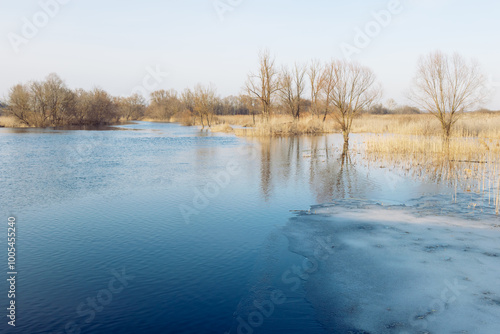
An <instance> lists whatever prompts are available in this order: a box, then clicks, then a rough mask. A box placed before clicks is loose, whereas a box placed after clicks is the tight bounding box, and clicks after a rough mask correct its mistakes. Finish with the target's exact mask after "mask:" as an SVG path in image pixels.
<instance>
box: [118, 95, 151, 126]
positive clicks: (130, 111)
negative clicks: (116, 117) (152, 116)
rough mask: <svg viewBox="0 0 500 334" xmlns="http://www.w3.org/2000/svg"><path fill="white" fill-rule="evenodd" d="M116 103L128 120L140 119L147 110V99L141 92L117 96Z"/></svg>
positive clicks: (120, 112)
mask: <svg viewBox="0 0 500 334" xmlns="http://www.w3.org/2000/svg"><path fill="white" fill-rule="evenodd" d="M115 103H116V104H117V107H118V110H117V112H118V113H119V114H120V116H122V117H124V118H125V119H126V120H127V121H129V120H132V119H133V120H138V119H140V118H141V117H143V116H144V113H145V111H146V99H145V98H144V97H143V96H142V95H140V94H134V95H131V96H129V97H119V98H116V99H115Z"/></svg>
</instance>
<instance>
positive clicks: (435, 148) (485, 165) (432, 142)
mask: <svg viewBox="0 0 500 334" xmlns="http://www.w3.org/2000/svg"><path fill="white" fill-rule="evenodd" d="M363 144H364V145H365V153H366V156H367V159H368V160H369V161H371V162H372V163H377V164H381V165H384V164H385V165H387V166H390V167H392V168H396V169H399V170H402V171H403V172H404V173H405V174H407V175H410V176H412V177H416V178H418V179H427V180H430V181H434V182H447V183H448V184H449V185H451V186H452V187H454V188H455V195H454V198H453V200H454V201H456V196H457V192H458V191H459V190H460V191H465V192H467V193H476V194H479V195H481V196H482V198H483V199H484V200H486V201H487V203H488V205H492V206H493V207H494V210H495V213H496V214H497V215H498V214H499V213H500V159H499V158H500V140H498V139H481V138H477V137H458V138H457V137H455V138H452V139H451V140H450V143H449V147H447V146H443V142H442V141H441V139H440V138H438V137H432V136H408V135H366V136H365V137H364V139H363ZM471 206H472V209H473V210H474V209H475V207H476V205H474V203H471Z"/></svg>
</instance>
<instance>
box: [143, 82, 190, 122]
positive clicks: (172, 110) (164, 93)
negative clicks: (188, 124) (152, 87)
mask: <svg viewBox="0 0 500 334" xmlns="http://www.w3.org/2000/svg"><path fill="white" fill-rule="evenodd" d="M150 100H151V102H150V104H149V106H148V109H147V116H148V117H151V118H155V119H162V120H169V119H170V118H171V117H172V116H174V115H175V114H177V113H179V112H181V111H182V103H181V100H180V99H179V96H178V94H177V91H175V90H174V89H170V90H157V91H154V92H152V93H151V96H150Z"/></svg>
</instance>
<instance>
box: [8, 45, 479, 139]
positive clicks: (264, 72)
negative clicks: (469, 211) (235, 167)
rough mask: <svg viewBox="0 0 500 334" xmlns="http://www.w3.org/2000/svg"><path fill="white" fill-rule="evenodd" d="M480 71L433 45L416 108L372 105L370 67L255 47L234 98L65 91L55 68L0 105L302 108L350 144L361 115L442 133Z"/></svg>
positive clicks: (142, 111)
mask: <svg viewBox="0 0 500 334" xmlns="http://www.w3.org/2000/svg"><path fill="white" fill-rule="evenodd" d="M485 83H486V80H485V76H484V75H483V74H482V73H481V70H480V68H479V65H478V64H477V62H475V61H468V60H466V59H464V58H463V57H462V56H460V55H458V54H455V55H453V56H448V55H446V54H443V53H441V52H439V51H437V52H433V53H430V54H428V55H426V56H422V57H421V58H420V60H419V63H418V64H417V73H416V76H415V78H414V81H413V85H412V89H411V91H410V93H409V95H408V97H409V99H410V100H411V101H412V102H413V103H414V106H413V107H412V106H397V105H396V103H395V102H394V101H393V100H389V102H388V106H383V105H382V104H380V103H377V102H378V101H379V99H380V97H381V95H382V89H381V86H380V84H378V83H377V82H376V77H375V74H374V72H373V71H372V69H370V68H369V67H366V66H363V65H361V64H359V63H357V62H353V61H347V60H331V61H327V62H320V61H317V60H314V61H311V62H309V63H308V64H300V63H295V64H294V65H293V66H291V67H290V66H286V65H284V66H278V64H276V61H275V58H274V57H273V56H271V54H270V52H269V51H268V50H263V51H261V52H260V53H259V57H258V66H257V70H256V71H253V72H250V73H249V74H248V76H247V79H246V82H245V85H244V87H243V90H242V93H241V94H240V95H239V96H229V97H225V98H221V97H220V95H219V94H218V93H217V89H216V87H215V86H214V85H213V84H209V85H202V84H198V85H196V86H195V87H194V88H192V89H191V88H186V89H185V90H184V91H182V92H181V93H178V92H177V91H176V90H173V89H171V90H158V91H154V92H152V93H151V94H150V96H149V101H148V100H146V98H145V97H143V96H141V95H139V94H134V95H131V96H129V97H114V96H111V95H110V94H108V93H107V92H106V91H104V90H102V89H100V88H94V89H92V90H90V91H87V90H83V89H76V90H71V89H69V88H68V87H67V86H66V84H65V83H64V81H63V80H62V79H61V78H60V77H59V76H57V75H56V74H50V75H49V76H48V77H47V78H46V79H45V80H44V81H34V82H30V83H27V84H18V85H15V86H14V87H12V88H11V89H10V91H9V95H8V99H7V101H6V103H5V105H4V106H3V107H2V109H3V110H4V112H6V113H7V114H9V115H11V116H14V117H15V118H17V119H18V120H19V121H20V122H22V123H24V124H25V125H27V126H34V127H47V126H61V125H99V124H110V123H117V122H120V121H123V120H125V121H127V120H137V119H143V118H150V119H156V120H166V121H168V120H170V119H171V118H172V117H174V116H176V115H179V114H184V115H187V116H188V117H192V118H195V119H196V120H197V121H199V122H200V123H201V125H202V126H203V127H205V126H209V127H210V126H211V125H212V124H213V121H214V116H216V115H253V117H254V122H255V116H256V115H260V116H261V118H262V119H263V120H264V121H267V120H269V118H270V117H271V116H272V115H273V114H288V115H290V116H292V118H293V119H294V120H299V119H300V118H301V117H302V116H303V115H304V113H308V114H309V115H312V116H313V117H317V118H320V119H322V120H323V121H325V120H326V119H327V118H328V117H330V118H331V119H333V120H334V121H335V122H337V123H338V125H339V127H340V129H341V131H342V134H343V135H344V141H345V144H346V145H347V144H348V141H349V134H350V132H351V128H352V123H353V121H354V119H355V118H356V116H357V115H359V114H361V113H373V114H390V113H410V114H411V113H419V112H421V110H422V111H425V112H428V113H431V114H432V115H434V116H436V118H437V119H438V120H439V122H440V123H441V126H442V129H443V137H445V138H449V136H450V133H451V128H452V126H453V124H454V123H455V122H456V121H457V119H458V117H459V116H460V114H461V113H463V112H464V111H471V110H473V109H472V108H475V107H477V106H479V105H480V104H481V103H482V102H484V100H485V97H486V95H487V94H486V93H487V91H486V90H485V86H486V85H485Z"/></svg>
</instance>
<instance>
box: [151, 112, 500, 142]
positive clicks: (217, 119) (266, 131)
mask: <svg viewBox="0 0 500 334" xmlns="http://www.w3.org/2000/svg"><path fill="white" fill-rule="evenodd" d="M147 121H158V122H178V123H180V124H183V125H187V126H201V123H200V121H199V119H197V118H193V117H189V116H186V115H179V116H176V117H172V118H170V119H168V120H151V119H147ZM221 125H224V127H220V126H221ZM206 126H207V125H206V124H205V127H206ZM228 126H229V127H231V128H232V130H230V129H229V128H228ZM209 128H210V129H211V130H212V131H214V132H219V131H220V129H222V130H223V131H222V132H235V134H236V135H238V136H251V137H262V136H294V135H302V134H327V133H338V132H340V128H339V126H338V124H337V123H336V122H335V120H334V119H333V118H332V117H331V116H329V117H328V118H327V119H326V121H325V122H323V119H322V117H318V116H312V115H309V114H304V115H303V116H302V117H301V118H300V119H299V120H294V119H293V117H291V116H289V115H273V116H272V117H271V118H270V120H269V121H267V122H264V121H263V120H262V118H261V117H260V116H255V117H254V116H252V115H228V116H214V117H213V119H212V124H211V127H209ZM352 133H377V134H382V133H383V134H387V133H392V134H403V135H422V136H440V135H441V133H442V129H441V126H440V123H439V121H438V120H437V119H436V118H435V117H434V116H433V115H430V114H407V115H400V114H395V115H372V114H362V115H359V116H358V117H357V118H356V119H355V120H354V122H353V127H352ZM452 136H453V137H472V136H473V137H480V138H490V139H500V112H484V111H481V112H472V113H466V114H463V115H462V117H461V118H460V119H459V120H458V121H457V123H456V124H455V126H454V129H453V133H452Z"/></svg>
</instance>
